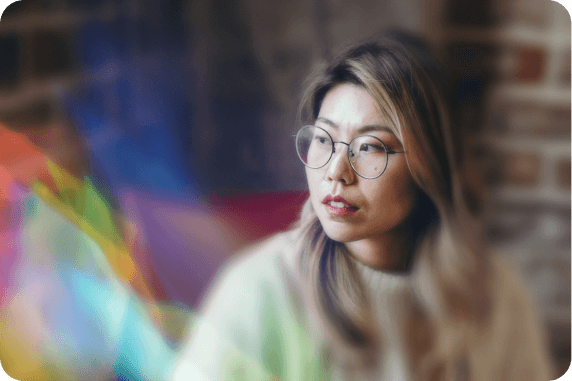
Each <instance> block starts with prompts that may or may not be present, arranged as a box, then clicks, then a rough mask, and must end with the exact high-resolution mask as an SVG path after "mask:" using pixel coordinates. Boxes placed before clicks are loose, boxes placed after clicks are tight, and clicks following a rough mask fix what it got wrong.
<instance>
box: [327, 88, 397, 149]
mask: <svg viewBox="0 0 572 381" xmlns="http://www.w3.org/2000/svg"><path fill="white" fill-rule="evenodd" d="M390 114H391V115H390ZM392 115H393V113H391V112H390V111H389V110H383V111H382V110H381V109H380V106H379V103H378V102H377V101H376V99H375V98H374V97H372V96H371V94H370V93H369V92H368V91H367V90H366V89H365V88H363V87H361V86H358V85H354V84H349V83H344V84H339V85H336V86H334V87H333V88H332V89H331V90H330V91H328V93H327V94H326V96H325V97H324V100H323V101H322V104H321V107H320V112H319V114H318V117H317V119H316V122H317V124H320V123H321V124H325V125H328V126H330V127H332V128H334V129H341V130H342V132H344V131H346V132H348V133H358V134H365V133H369V132H372V131H379V130H383V131H388V132H390V133H391V134H393V135H394V136H396V137H397V138H398V139H399V140H401V131H400V126H399V123H398V122H397V119H396V118H394V117H392Z"/></svg>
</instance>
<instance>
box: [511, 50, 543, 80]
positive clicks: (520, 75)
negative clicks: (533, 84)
mask: <svg viewBox="0 0 572 381" xmlns="http://www.w3.org/2000/svg"><path fill="white" fill-rule="evenodd" d="M516 54H517V62H516V68H515V69H516V70H515V78H516V79H518V80H520V81H539V80H541V79H542V76H543V74H544V66H545V65H546V57H545V52H544V50H542V49H540V48H522V49H519V50H518V51H517V53H516Z"/></svg>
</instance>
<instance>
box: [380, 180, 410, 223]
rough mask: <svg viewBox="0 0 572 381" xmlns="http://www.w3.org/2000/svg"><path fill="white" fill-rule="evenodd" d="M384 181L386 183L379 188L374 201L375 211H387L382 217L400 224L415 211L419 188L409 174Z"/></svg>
mask: <svg viewBox="0 0 572 381" xmlns="http://www.w3.org/2000/svg"><path fill="white" fill-rule="evenodd" d="M384 180H386V182H384V183H382V184H380V185H379V187H378V188H377V192H376V193H377V194H376V197H375V199H374V201H373V203H374V204H375V209H377V210H382V211H385V213H381V215H380V217H381V216H383V218H389V219H390V220H391V222H399V221H400V220H403V219H404V218H405V217H407V215H409V213H410V212H411V210H412V209H413V206H414V205H415V203H416V200H417V191H416V189H417V187H416V185H415V183H414V181H413V179H412V178H411V176H410V175H409V173H407V174H406V175H403V176H396V177H394V178H392V179H391V180H390V179H387V178H386V179H384ZM388 222H389V221H388Z"/></svg>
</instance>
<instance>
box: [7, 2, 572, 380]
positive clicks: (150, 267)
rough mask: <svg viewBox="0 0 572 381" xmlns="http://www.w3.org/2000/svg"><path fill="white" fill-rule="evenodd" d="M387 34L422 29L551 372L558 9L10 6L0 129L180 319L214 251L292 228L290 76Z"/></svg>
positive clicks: (564, 172) (563, 93)
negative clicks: (118, 242)
mask: <svg viewBox="0 0 572 381" xmlns="http://www.w3.org/2000/svg"><path fill="white" fill-rule="evenodd" d="M387 29H401V30H406V31H410V32H413V33H416V34H418V35H420V36H422V37H424V38H425V39H426V40H427V41H428V42H429V43H431V44H432V45H433V46H434V48H435V51H436V54H437V56H438V58H439V59H440V60H441V61H443V63H444V64H445V65H447V67H448V68H449V72H450V73H451V77H452V83H453V85H454V89H453V90H454V94H455V97H456V102H457V103H458V105H459V106H458V108H457V109H456V110H455V123H456V128H459V129H462V130H463V132H464V133H465V136H466V143H467V148H466V154H467V157H468V158H469V160H468V163H469V164H468V168H467V173H469V174H471V175H470V176H469V179H468V181H469V184H470V185H471V188H472V191H473V192H472V193H473V194H474V195H475V201H474V205H473V206H474V209H475V210H476V211H478V213H480V214H481V215H482V217H483V220H484V222H485V228H486V229H485V230H486V236H487V239H488V240H489V242H490V243H491V244H492V245H493V247H494V250H495V251H496V252H497V253H498V255H503V256H507V257H509V258H510V259H511V260H512V261H513V263H514V264H515V266H516V267H517V268H518V269H519V270H520V271H521V272H522V274H523V275H524V278H525V279H526V282H527V286H528V287H529V290H530V293H531V295H533V296H534V298H535V300H536V303H537V305H538V306H539V308H540V310H541V313H542V316H541V317H542V321H543V324H544V326H545V327H546V330H547V334H548V341H549V346H550V352H551V354H552V357H553V360H554V363H555V373H554V374H555V376H559V375H561V374H563V373H564V372H565V371H566V370H567V369H568V366H569V365H570V336H571V333H570V311H571V305H570V300H571V293H570V284H571V279H570V268H571V263H570V248H571V236H570V232H571V226H570V223H571V218H570V217H571V210H570V201H571V193H570V190H571V180H570V179H571V174H570V172H571V170H570V163H571V156H570V143H571V118H570V104H571V97H570V82H571V71H570V66H571V60H570V50H571V40H570V16H569V14H568V12H567V11H566V9H565V8H564V7H563V6H562V5H560V4H559V3H556V2H554V1H548V0H546V1H543V0H495V1H491V0H478V1H477V0H474V1H465V0H383V1H379V0H356V1H351V2H350V1H341V0H312V1H301V0H292V1H288V2H286V1H259V0H225V1H222V0H211V1H207V0H193V1H191V0H188V1H178V0H177V1H176V0H168V1H159V0H117V1H111V0H74V1H71V0H21V1H18V2H15V3H13V4H12V5H10V6H9V7H8V8H7V9H6V11H5V12H4V14H3V15H2V18H1V21H0V124H1V125H2V126H3V127H2V128H3V129H4V130H5V132H4V134H3V135H0V139H4V140H5V141H4V142H6V139H8V138H7V137H8V136H16V135H17V136H20V137H23V138H25V139H26V141H28V142H30V143H31V144H32V145H33V146H34V147H36V148H37V149H38V150H39V151H41V152H42V153H43V154H44V155H45V156H46V157H47V158H48V159H49V160H51V161H53V162H54V163H56V164H57V165H58V166H59V167H61V168H62V169H64V170H65V171H66V172H67V173H69V175H70V176H73V177H75V178H78V179H82V178H84V176H88V177H89V178H90V179H91V180H90V181H92V182H93V184H94V187H95V189H97V192H98V194H99V195H100V196H101V198H102V199H103V200H105V202H106V205H107V206H106V207H107V208H109V210H110V211H112V215H115V214H117V215H121V216H123V217H117V218H116V219H115V220H114V221H115V222H116V224H117V225H118V226H119V229H120V230H121V229H123V230H122V231H131V232H132V231H136V232H137V233H136V234H135V233H133V234H135V236H136V237H138V238H137V239H136V240H135V242H136V243H137V247H138V248H139V249H138V251H137V253H138V254H137V255H135V258H134V262H135V263H136V264H138V265H139V267H138V268H139V271H140V273H141V274H142V277H143V278H144V279H151V280H150V281H149V284H150V286H149V287H148V288H151V289H152V291H151V292H148V294H149V295H148V296H149V297H150V298H151V299H152V300H161V301H168V302H169V303H178V304H177V305H179V306H181V309H182V310H185V311H187V309H192V308H194V307H196V306H197V303H198V302H199V301H200V298H201V295H202V293H203V292H204V289H205V287H206V286H207V285H208V283H209V281H210V280H211V279H212V276H213V275H214V273H215V272H216V269H217V268H218V267H219V266H220V264H221V263H222V262H223V261H224V260H225V259H226V258H228V257H229V255H230V253H232V252H233V251H235V250H237V249H240V248H242V247H244V246H245V245H247V244H249V243H251V242H253V241H255V240H258V239H261V238H263V237H265V236H268V235H269V234H271V233H273V232H276V231H279V230H282V229H285V228H287V227H288V226H289V224H290V223H291V222H292V221H294V220H295V219H296V216H297V213H298V211H299V207H300V205H301V203H302V202H303V200H304V198H305V194H306V193H305V189H306V184H305V178H304V172H303V169H302V167H301V165H300V163H299V161H298V158H297V156H296V153H295V149H294V144H293V139H292V134H293V133H295V131H296V130H297V128H298V127H299V126H298V125H297V123H298V122H297V120H296V112H297V106H298V101H299V96H300V92H301V90H302V89H303V86H304V80H305V78H306V77H307V76H308V75H309V73H310V72H311V70H312V69H313V68H314V67H316V66H317V65H319V64H320V63H322V62H324V61H325V60H327V59H328V58H330V57H331V56H332V55H334V54H336V53H337V52H338V51H340V50H341V49H342V48H343V47H344V46H347V45H349V44H352V43H353V42H355V41H357V40H360V39H363V38H367V37H370V36H372V35H373V34H375V33H379V32H382V31H384V30H387ZM10 134H16V135H10ZM8 159H9V158H8ZM8 159H6V157H4V159H3V160H4V162H3V163H0V164H3V165H5V166H9V163H8V161H9V160H8ZM10 173H11V174H12V176H13V177H15V178H16V177H17V171H14V172H10ZM18 173H19V172H18ZM20 182H22V181H20ZM24 182H25V181H24ZM122 219H123V220H125V221H128V223H127V224H124V225H126V226H131V228H132V229H131V230H129V229H128V228H126V227H125V226H123V225H122V223H121V221H122ZM125 229H127V230H125ZM139 291H140V290H139V289H138V292H139ZM183 315H184V314H183ZM172 316H175V317H172V319H175V320H177V319H179V320H177V321H179V322H181V321H183V320H184V319H183V318H180V317H179V318H177V317H176V316H177V314H176V313H175V314H173V315H172ZM171 323H172V322H171ZM172 324H174V325H177V323H172ZM178 324H179V325H182V324H183V323H178ZM171 334H172V336H173V337H175V339H174V342H176V337H178V336H177V335H178V334H177V333H173V332H171ZM555 378H556V377H555Z"/></svg>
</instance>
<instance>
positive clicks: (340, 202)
mask: <svg viewBox="0 0 572 381" xmlns="http://www.w3.org/2000/svg"><path fill="white" fill-rule="evenodd" d="M322 204H324V205H325V207H326V211H327V212H328V214H330V215H331V216H333V217H345V216H349V215H351V214H353V213H355V212H356V211H357V210H358V209H359V208H358V207H357V206H353V205H351V204H350V203H349V202H347V201H346V200H345V199H344V198H343V197H341V196H335V197H334V196H332V195H327V196H326V197H324V199H323V200H322Z"/></svg>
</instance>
